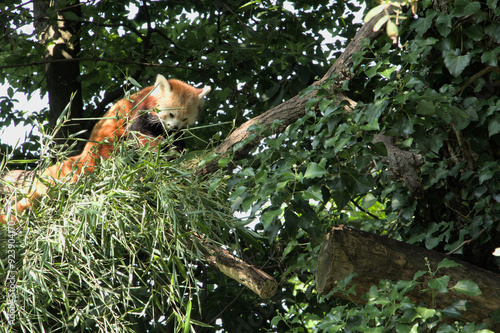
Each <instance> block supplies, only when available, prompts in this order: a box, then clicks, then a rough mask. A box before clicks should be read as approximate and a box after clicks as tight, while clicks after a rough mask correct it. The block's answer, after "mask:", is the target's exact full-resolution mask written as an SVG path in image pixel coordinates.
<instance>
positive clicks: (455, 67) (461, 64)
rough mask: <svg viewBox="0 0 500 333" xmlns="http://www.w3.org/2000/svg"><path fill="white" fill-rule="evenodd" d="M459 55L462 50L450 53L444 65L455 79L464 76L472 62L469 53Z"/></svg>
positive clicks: (445, 58)
mask: <svg viewBox="0 0 500 333" xmlns="http://www.w3.org/2000/svg"><path fill="white" fill-rule="evenodd" d="M459 54H460V50H458V49H456V50H455V51H454V52H453V53H448V54H447V55H446V56H445V57H444V64H445V65H446V68H448V70H449V71H450V73H451V75H453V76H454V77H458V76H459V75H460V74H462V72H463V70H464V69H465V67H467V66H468V65H469V63H470V60H471V56H470V54H469V53H467V54H466V55H463V56H462V55H459Z"/></svg>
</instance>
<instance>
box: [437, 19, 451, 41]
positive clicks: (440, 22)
mask: <svg viewBox="0 0 500 333" xmlns="http://www.w3.org/2000/svg"><path fill="white" fill-rule="evenodd" d="M451 22H452V21H451V16H450V15H446V14H440V15H439V16H438V18H437V19H436V28H437V30H438V32H439V33H440V34H441V36H443V37H446V36H448V35H449V34H450V32H451V27H452V24H451Z"/></svg>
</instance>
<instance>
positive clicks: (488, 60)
mask: <svg viewBox="0 0 500 333" xmlns="http://www.w3.org/2000/svg"><path fill="white" fill-rule="evenodd" d="M499 53H500V46H499V47H497V48H496V49H494V50H492V51H486V52H484V53H483V54H482V55H481V61H482V62H483V63H484V64H487V65H490V66H493V67H495V66H497V65H498V54H499Z"/></svg>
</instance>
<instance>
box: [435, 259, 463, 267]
mask: <svg viewBox="0 0 500 333" xmlns="http://www.w3.org/2000/svg"><path fill="white" fill-rule="evenodd" d="M457 266H462V265H460V264H458V263H456V262H455V261H453V260H450V259H448V258H444V259H443V260H442V261H441V262H440V263H439V264H438V267H437V269H440V268H451V267H457Z"/></svg>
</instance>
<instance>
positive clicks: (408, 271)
mask: <svg viewBox="0 0 500 333" xmlns="http://www.w3.org/2000/svg"><path fill="white" fill-rule="evenodd" d="M425 258H427V260H428V262H429V263H430V267H431V269H432V270H433V271H435V270H436V269H437V266H438V264H439V263H440V262H441V261H442V260H443V259H445V258H448V259H450V260H453V261H455V262H457V263H459V264H460V266H458V267H451V268H441V269H439V270H438V273H437V275H436V276H435V277H434V278H437V277H440V276H444V275H447V276H449V277H450V281H449V284H448V286H449V287H450V288H451V287H453V286H455V284H456V283H457V282H458V281H460V280H471V281H474V282H475V283H477V285H478V286H479V289H480V290H481V292H482V294H481V295H479V296H467V295H465V294H457V293H455V292H454V291H453V290H450V291H449V292H447V293H438V294H437V296H436V298H435V302H436V305H437V307H438V308H441V309H444V308H446V307H448V306H450V305H451V304H452V303H453V302H454V301H455V300H456V299H458V298H460V299H464V300H466V301H467V302H469V304H471V305H473V307H471V308H470V309H468V310H466V311H464V312H462V315H463V317H461V318H457V320H462V321H465V322H476V323H481V322H488V323H490V324H492V325H493V326H492V327H490V329H492V330H493V331H495V332H500V324H499V323H494V322H493V321H492V320H491V319H490V314H491V313H492V312H494V311H496V310H498V309H499V307H500V276H499V275H498V274H495V273H492V272H489V271H486V270H483V269H481V268H478V267H476V266H474V265H471V264H468V263H465V262H461V261H458V260H455V259H453V258H451V257H449V256H446V255H444V254H441V253H438V252H434V251H430V250H427V249H424V248H421V247H417V246H413V245H410V244H407V243H403V242H399V241H396V240H394V239H390V238H387V237H383V236H379V235H376V234H372V233H369V232H365V231H361V230H356V229H351V228H348V227H345V226H342V225H341V226H338V227H334V228H333V229H332V231H331V232H330V233H329V234H327V235H326V236H325V239H324V240H323V244H322V245H321V249H320V252H319V258H318V269H317V271H316V288H317V290H318V292H319V293H321V294H327V293H328V292H330V291H331V290H332V289H333V287H334V286H335V285H336V284H337V282H338V281H341V280H343V279H345V277H346V276H347V275H349V274H350V273H353V272H355V273H357V275H356V276H355V277H354V278H353V279H352V282H351V283H352V284H354V285H355V290H356V295H349V297H347V296H346V295H344V294H343V293H337V294H334V297H338V298H342V299H346V300H349V301H350V300H354V301H355V302H361V303H363V302H364V301H363V300H362V299H361V295H363V294H365V293H367V292H368V291H369V289H370V287H371V286H373V285H375V286H376V285H378V284H379V281H380V280H381V279H387V280H391V281H399V280H412V279H413V276H414V274H415V273H416V272H417V271H428V267H427V264H426V260H425ZM429 279H430V277H429V275H428V274H426V275H424V276H422V277H421V278H419V280H418V281H419V282H420V281H421V282H423V283H422V284H421V285H420V286H418V287H417V288H415V289H414V290H413V291H411V292H409V294H408V296H409V297H410V298H411V299H413V300H414V301H417V302H419V303H420V302H422V303H424V304H427V305H428V306H431V304H432V303H433V301H432V298H431V297H432V296H431V293H429V292H421V290H422V289H424V288H425V287H428V285H427V282H428V280H429ZM347 288H349V286H348V287H347ZM454 320H455V319H454Z"/></svg>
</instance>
